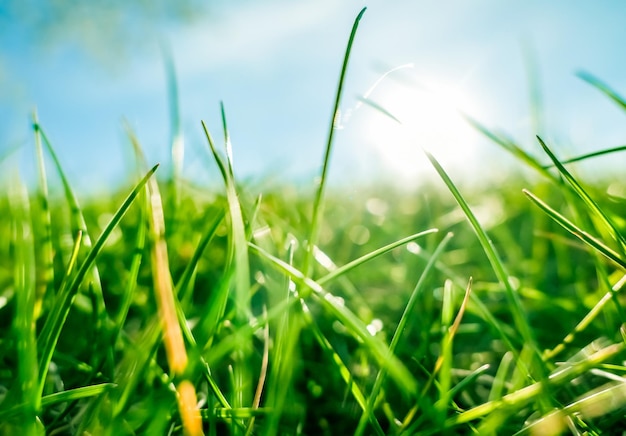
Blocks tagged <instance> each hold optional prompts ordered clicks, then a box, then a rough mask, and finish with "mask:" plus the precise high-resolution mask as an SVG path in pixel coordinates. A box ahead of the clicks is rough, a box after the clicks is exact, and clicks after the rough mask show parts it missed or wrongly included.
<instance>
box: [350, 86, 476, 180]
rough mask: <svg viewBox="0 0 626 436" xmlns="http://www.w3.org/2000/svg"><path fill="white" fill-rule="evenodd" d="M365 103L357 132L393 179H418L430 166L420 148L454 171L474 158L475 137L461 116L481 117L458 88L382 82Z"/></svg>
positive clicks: (463, 91) (467, 94)
mask: <svg viewBox="0 0 626 436" xmlns="http://www.w3.org/2000/svg"><path fill="white" fill-rule="evenodd" d="M364 102H365V103H366V104H368V105H369V106H370V107H369V108H367V109H366V110H365V111H364V112H366V113H367V114H366V115H364V116H363V121H364V123H363V126H362V127H361V129H362V130H361V132H362V134H363V136H364V138H365V140H366V142H367V143H368V145H369V146H370V147H371V148H373V150H374V153H375V154H376V155H377V157H378V159H379V160H381V161H382V162H383V166H384V168H385V169H387V170H389V171H390V172H391V174H392V175H393V176H394V178H400V179H402V180H401V181H403V180H406V179H409V180H410V179H414V178H416V177H421V176H422V174H423V172H424V169H425V168H426V167H429V166H430V165H429V163H428V161H427V159H426V157H425V156H424V153H423V151H422V149H426V150H428V151H430V152H431V153H433V154H434V155H435V157H436V158H437V159H438V160H440V162H441V163H442V164H443V165H444V166H446V169H448V168H449V169H450V170H454V171H459V170H462V167H463V165H464V164H467V163H469V162H471V161H472V160H473V159H475V158H476V157H477V149H478V143H477V138H478V136H477V135H476V132H475V131H474V130H473V129H472V127H471V126H469V124H468V123H467V121H466V120H465V119H464V118H463V115H462V114H463V113H466V114H468V115H472V116H478V117H479V118H480V113H479V111H478V105H477V104H476V102H475V101H473V100H472V99H471V98H470V94H469V93H468V92H467V91H466V90H464V89H463V88H462V87H459V86H455V85H453V84H448V83H444V82H441V81H437V80H421V81H420V82H419V84H411V85H408V84H406V83H399V82H394V81H387V83H383V84H381V85H380V86H379V87H378V88H377V89H376V90H375V91H374V92H373V93H372V95H371V96H369V97H367V98H366V99H365V100H364Z"/></svg>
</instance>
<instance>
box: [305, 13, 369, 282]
mask: <svg viewBox="0 0 626 436" xmlns="http://www.w3.org/2000/svg"><path fill="white" fill-rule="evenodd" d="M365 10H366V8H363V9H361V12H359V14H358V15H357V17H356V19H355V20H354V24H353V26H352V31H351V32H350V38H349V39H348V45H347V47H346V52H345V55H344V57H343V65H342V66H341V74H340V75H339V82H338V84H337V92H336V94H335V105H334V107H333V112H332V116H331V119H330V127H329V129H328V139H327V140H326V149H325V151H324V160H323V164H322V173H321V175H320V178H319V182H318V183H319V185H318V187H317V191H316V193H315V200H314V202H313V216H312V218H311V230H310V233H309V240H308V242H307V244H308V245H307V251H306V257H305V260H304V263H303V268H302V272H303V273H304V275H305V276H309V275H310V274H311V268H312V266H313V251H314V248H315V245H317V239H318V237H319V232H320V226H321V221H322V217H323V215H324V195H325V191H326V180H327V178H328V169H329V165H330V156H331V153H332V148H333V139H334V136H335V129H336V128H337V126H338V124H339V122H340V117H341V113H340V110H339V105H340V104H341V96H342V94H343V86H344V82H345V79H346V72H347V71H348V60H349V59H350V53H351V52H352V44H353V43H354V38H355V36H356V31H357V29H358V27H359V22H360V21H361V18H363V14H364V13H365Z"/></svg>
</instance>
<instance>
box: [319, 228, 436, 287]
mask: <svg viewBox="0 0 626 436" xmlns="http://www.w3.org/2000/svg"><path fill="white" fill-rule="evenodd" d="M438 231H439V230H438V229H428V230H424V231H423V232H419V233H415V234H413V235H411V236H407V237H406V238H402V239H399V240H397V241H395V242H392V243H391V244H388V245H385V246H384V247H380V248H378V249H376V250H374V251H371V252H369V253H367V254H366V255H364V256H361V257H359V258H358V259H354V260H353V261H351V262H348V263H347V264H345V265H343V266H340V267H339V268H337V269H336V270H333V271H331V272H330V273H328V274H326V275H325V276H324V277H322V278H320V279H318V280H316V281H317V283H319V284H320V285H324V284H325V283H327V282H329V281H331V280H334V279H336V278H337V277H340V276H342V275H344V274H346V273H347V272H348V271H351V270H353V269H354V268H357V267H358V266H360V265H362V264H364V263H365V262H368V261H370V260H372V259H374V258H376V257H378V256H381V255H383V254H385V253H387V252H389V251H391V250H393V249H394V248H397V247H401V246H402V245H404V244H408V243H409V242H412V241H415V240H416V239H419V238H421V237H423V236H426V235H430V234H433V233H437V232H438Z"/></svg>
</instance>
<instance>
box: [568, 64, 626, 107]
mask: <svg viewBox="0 0 626 436" xmlns="http://www.w3.org/2000/svg"><path fill="white" fill-rule="evenodd" d="M576 75H577V76H578V77H580V78H581V79H583V80H584V81H585V82H587V83H589V84H590V85H591V86H593V87H594V88H596V89H598V90H599V91H601V92H602V93H603V94H604V95H606V96H607V97H609V98H610V99H611V100H613V102H614V103H616V104H617V105H618V106H619V107H621V108H622V109H623V110H626V100H624V98H623V97H622V96H621V95H619V94H618V93H617V92H615V91H614V90H613V89H612V88H611V87H609V86H608V85H607V84H606V83H604V82H602V81H601V80H600V79H598V78H597V77H595V76H594V75H592V74H590V73H587V72H585V71H581V72H579V73H578V74H576Z"/></svg>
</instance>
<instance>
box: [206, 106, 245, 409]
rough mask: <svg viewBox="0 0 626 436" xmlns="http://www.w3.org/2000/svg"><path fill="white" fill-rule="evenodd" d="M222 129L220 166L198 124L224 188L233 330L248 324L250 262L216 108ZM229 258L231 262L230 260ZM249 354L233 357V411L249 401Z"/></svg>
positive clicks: (230, 161)
mask: <svg viewBox="0 0 626 436" xmlns="http://www.w3.org/2000/svg"><path fill="white" fill-rule="evenodd" d="M220 109H221V116H222V125H223V128H224V141H225V148H226V162H225V163H224V162H223V161H222V159H221V158H220V157H219V154H218V153H217V150H216V148H215V145H214V143H213V140H212V138H211V135H210V134H209V132H208V129H207V128H206V125H205V124H204V123H202V125H203V127H204V131H205V134H206V137H207V140H208V143H209V146H210V148H211V152H212V153H213V156H214V158H215V160H216V163H217V164H218V166H219V168H220V171H221V173H222V176H223V178H224V184H225V187H226V199H227V203H228V214H229V217H230V233H229V252H230V253H231V255H229V263H230V268H232V272H233V280H234V294H233V295H232V299H233V301H234V303H235V319H234V324H235V328H239V327H242V326H244V325H246V324H247V323H248V313H249V309H248V302H249V298H250V295H249V294H250V261H249V259H248V239H247V233H246V226H245V224H244V218H243V212H242V208H241V203H240V202H239V195H238V192H237V186H236V183H235V175H234V169H233V156H232V144H231V142H230V134H229V131H228V126H227V123H226V113H225V110H224V105H223V104H222V105H221V106H220ZM230 256H232V258H230ZM249 353H250V344H249V343H244V342H242V343H240V344H239V347H238V350H237V352H236V353H235V356H234V358H235V362H234V368H233V369H234V373H233V375H234V382H235V383H236V386H234V393H235V396H234V398H233V402H232V405H233V407H234V408H241V407H246V406H248V405H249V404H250V402H251V401H252V395H251V392H250V387H251V386H252V383H251V378H252V375H251V373H250V369H249V367H248V362H247V358H248V354H249Z"/></svg>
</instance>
